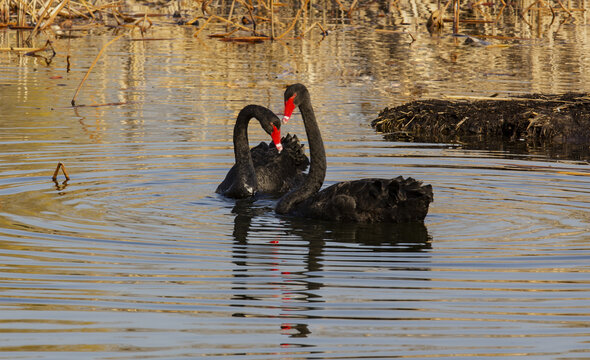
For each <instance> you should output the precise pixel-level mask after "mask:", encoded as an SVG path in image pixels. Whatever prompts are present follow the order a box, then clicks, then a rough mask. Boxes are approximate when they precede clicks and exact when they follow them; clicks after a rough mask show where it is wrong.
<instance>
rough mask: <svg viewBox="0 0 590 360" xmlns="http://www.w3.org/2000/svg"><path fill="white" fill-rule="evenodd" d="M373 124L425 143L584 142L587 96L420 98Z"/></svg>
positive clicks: (589, 108) (588, 125)
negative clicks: (483, 140)
mask: <svg viewBox="0 0 590 360" xmlns="http://www.w3.org/2000/svg"><path fill="white" fill-rule="evenodd" d="M371 125H372V126H373V127H374V128H375V129H376V130H377V131H381V132H385V133H392V135H398V136H400V137H408V138H411V139H413V140H416V141H428V142H432V141H434V142H441V141H443V142H447V141H450V142H452V141H454V140H461V139H462V138H472V137H473V136H483V137H486V138H490V139H495V140H508V141H515V140H521V141H522V140H526V141H530V142H534V143H549V142H557V143H578V144H579V143H588V142H589V141H590V96H589V95H588V94H585V93H568V94H563V95H540V94H533V95H527V96H526V97H519V98H512V99H492V98H487V99H486V100H475V101H473V100H418V101H413V102H410V103H407V104H404V105H401V106H397V107H394V108H385V109H384V110H383V111H381V112H380V113H379V116H378V117H377V119H375V120H373V121H372V122H371Z"/></svg>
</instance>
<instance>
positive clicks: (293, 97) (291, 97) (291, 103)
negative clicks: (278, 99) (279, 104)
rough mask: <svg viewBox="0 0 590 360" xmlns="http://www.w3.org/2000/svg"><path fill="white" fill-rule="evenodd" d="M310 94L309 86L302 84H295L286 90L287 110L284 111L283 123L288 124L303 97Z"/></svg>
mask: <svg viewBox="0 0 590 360" xmlns="http://www.w3.org/2000/svg"><path fill="white" fill-rule="evenodd" d="M305 96H309V95H308V92H307V88H306V87H305V86H304V85H302V84H293V85H290V86H288V87H287V90H285V111H284V112H283V114H284V115H283V123H284V124H286V123H287V122H288V121H289V119H290V118H291V115H293V111H294V110H295V108H296V107H297V106H299V105H300V104H301V103H302V102H303V98H304V97H305Z"/></svg>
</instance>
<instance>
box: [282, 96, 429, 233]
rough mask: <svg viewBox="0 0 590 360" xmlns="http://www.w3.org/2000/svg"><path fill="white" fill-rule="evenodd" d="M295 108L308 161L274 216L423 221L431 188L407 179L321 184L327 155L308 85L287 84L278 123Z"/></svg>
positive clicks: (370, 221)
mask: <svg viewBox="0 0 590 360" xmlns="http://www.w3.org/2000/svg"><path fill="white" fill-rule="evenodd" d="M295 107H299V110H300V112H301V116H302V118H303V122H304V125H305V132H306V134H307V139H308V141H309V152H310V158H311V165H310V167H309V174H308V176H307V178H306V179H305V181H304V182H303V183H302V184H301V185H300V186H298V187H297V188H295V189H293V190H291V191H290V192H288V193H287V194H285V195H284V196H283V197H281V198H280V199H279V201H278V203H277V205H276V208H275V211H276V212H277V213H278V214H290V215H294V216H300V217H306V218H313V219H322V220H331V221H339V222H359V223H377V222H391V223H399V222H412V221H422V220H424V218H425V217H426V214H427V213H428V206H429V204H430V202H432V200H433V195H432V186H430V185H422V183H421V182H420V181H417V180H414V179H412V178H405V179H404V178H403V177H401V176H398V177H396V178H394V179H374V178H371V179H361V180H353V181H344V182H339V183H337V184H334V185H332V186H329V187H327V188H325V189H323V190H322V191H320V188H321V187H322V184H323V182H324V178H325V176H326V153H325V150H324V143H323V140H322V136H321V133H320V129H319V127H318V124H317V121H316V118H315V114H314V111H313V108H312V106H311V99H310V95H309V92H308V90H307V88H306V87H305V86H304V85H302V84H295V85H291V86H289V87H288V88H287V90H286V91H285V112H284V114H285V115H284V118H283V122H286V121H288V120H289V118H290V117H291V114H292V113H293V110H294V109H295Z"/></svg>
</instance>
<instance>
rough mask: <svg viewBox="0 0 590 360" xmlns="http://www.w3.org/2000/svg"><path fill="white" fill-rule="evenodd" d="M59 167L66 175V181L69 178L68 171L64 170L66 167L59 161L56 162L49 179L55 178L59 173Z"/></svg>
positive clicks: (54, 179)
mask: <svg viewBox="0 0 590 360" xmlns="http://www.w3.org/2000/svg"><path fill="white" fill-rule="evenodd" d="M59 169H61V171H62V172H63V173H64V176H65V177H66V181H68V180H70V177H69V176H68V172H67V171H66V167H65V165H64V164H63V163H61V162H58V163H57V167H56V168H55V171H54V172H53V177H52V178H51V179H52V180H53V181H56V180H57V174H58V173H59Z"/></svg>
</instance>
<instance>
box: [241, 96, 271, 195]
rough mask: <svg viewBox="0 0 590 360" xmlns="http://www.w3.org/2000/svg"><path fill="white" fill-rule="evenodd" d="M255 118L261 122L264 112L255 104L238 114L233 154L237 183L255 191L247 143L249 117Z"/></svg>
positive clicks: (254, 174)
mask: <svg viewBox="0 0 590 360" xmlns="http://www.w3.org/2000/svg"><path fill="white" fill-rule="evenodd" d="M252 118H256V119H257V120H258V121H260V122H261V123H262V121H263V120H264V112H263V111H262V109H261V107H259V106H257V105H248V106H246V107H245V108H243V109H242V110H241V111H240V113H239V114H238V119H237V120H236V124H235V126H234V155H235V158H236V166H237V170H238V179H239V183H240V184H243V185H245V186H246V187H247V188H252V191H256V189H257V187H258V183H257V182H256V172H255V171H254V163H253V162H252V155H251V154H250V145H249V143H248V123H249V122H250V119H252Z"/></svg>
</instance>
